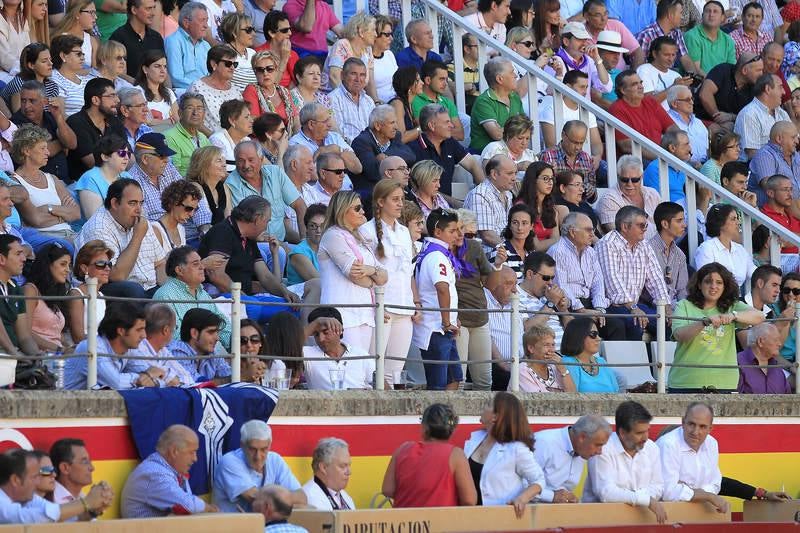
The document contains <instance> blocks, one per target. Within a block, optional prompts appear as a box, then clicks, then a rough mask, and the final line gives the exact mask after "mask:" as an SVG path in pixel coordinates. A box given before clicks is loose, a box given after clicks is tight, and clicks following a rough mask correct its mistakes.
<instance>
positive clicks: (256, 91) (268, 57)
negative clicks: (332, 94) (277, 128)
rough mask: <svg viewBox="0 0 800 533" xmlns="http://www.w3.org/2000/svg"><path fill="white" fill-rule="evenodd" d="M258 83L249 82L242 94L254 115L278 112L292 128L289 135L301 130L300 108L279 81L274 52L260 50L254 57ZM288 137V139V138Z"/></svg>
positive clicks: (287, 125) (253, 63)
mask: <svg viewBox="0 0 800 533" xmlns="http://www.w3.org/2000/svg"><path fill="white" fill-rule="evenodd" d="M252 65H253V71H254V72H255V77H256V83H251V84H249V85H248V86H247V87H246V88H245V90H244V93H243V94H242V98H244V101H245V102H247V103H248V104H250V110H251V111H252V112H253V116H255V117H260V116H261V115H263V114H264V113H276V114H277V115H278V116H280V117H281V120H283V124H284V125H285V126H286V127H287V128H288V129H289V130H290V131H289V133H288V137H291V136H292V135H293V134H294V133H296V132H298V131H300V109H299V108H298V107H297V106H296V105H295V103H294V100H292V96H291V95H290V94H289V91H288V90H287V89H286V88H285V87H283V86H281V85H280V84H279V83H278V80H279V77H280V72H278V58H277V57H276V56H275V54H273V53H272V52H269V51H267V52H259V53H257V54H256V55H255V56H253V59H252ZM288 137H287V139H288Z"/></svg>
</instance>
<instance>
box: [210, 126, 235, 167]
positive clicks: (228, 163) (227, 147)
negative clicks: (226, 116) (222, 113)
mask: <svg viewBox="0 0 800 533" xmlns="http://www.w3.org/2000/svg"><path fill="white" fill-rule="evenodd" d="M208 142H210V143H211V144H213V145H214V146H216V147H218V148H219V149H220V150H222V157H224V158H225V170H226V171H228V172H233V171H234V170H236V160H235V158H234V157H233V151H234V150H235V149H236V143H235V142H234V141H233V138H232V137H231V136H230V134H229V133H228V132H227V130H217V131H215V132H214V133H212V134H211V137H209V138H208Z"/></svg>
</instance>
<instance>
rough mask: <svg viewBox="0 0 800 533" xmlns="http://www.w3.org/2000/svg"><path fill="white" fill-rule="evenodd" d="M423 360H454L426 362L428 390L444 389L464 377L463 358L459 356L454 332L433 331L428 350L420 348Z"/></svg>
mask: <svg viewBox="0 0 800 533" xmlns="http://www.w3.org/2000/svg"><path fill="white" fill-rule="evenodd" d="M420 354H421V355H422V360H423V361H452V362H453V363H454V364H450V365H436V364H434V365H431V364H425V379H426V380H427V382H428V390H444V389H445V387H447V385H449V384H450V383H454V382H456V383H458V382H460V381H462V380H463V379H464V375H463V373H462V372H461V359H459V357H458V350H457V349H456V340H455V337H453V334H452V333H445V334H444V335H442V334H441V333H438V332H435V331H434V332H433V333H431V340H430V341H429V342H428V349H427V350H420Z"/></svg>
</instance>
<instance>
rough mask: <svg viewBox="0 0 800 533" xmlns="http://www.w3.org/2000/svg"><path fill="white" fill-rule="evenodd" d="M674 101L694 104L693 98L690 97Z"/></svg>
mask: <svg viewBox="0 0 800 533" xmlns="http://www.w3.org/2000/svg"><path fill="white" fill-rule="evenodd" d="M675 101H676V102H694V98H692V97H691V96H689V97H687V98H676V99H675Z"/></svg>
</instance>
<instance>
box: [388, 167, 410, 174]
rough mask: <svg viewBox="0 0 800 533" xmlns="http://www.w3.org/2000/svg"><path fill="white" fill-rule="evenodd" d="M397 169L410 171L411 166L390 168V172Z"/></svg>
mask: <svg viewBox="0 0 800 533" xmlns="http://www.w3.org/2000/svg"><path fill="white" fill-rule="evenodd" d="M395 170H399V171H400V172H405V173H408V172H409V168H408V167H397V168H390V169H389V172H394V171H395Z"/></svg>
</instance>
